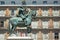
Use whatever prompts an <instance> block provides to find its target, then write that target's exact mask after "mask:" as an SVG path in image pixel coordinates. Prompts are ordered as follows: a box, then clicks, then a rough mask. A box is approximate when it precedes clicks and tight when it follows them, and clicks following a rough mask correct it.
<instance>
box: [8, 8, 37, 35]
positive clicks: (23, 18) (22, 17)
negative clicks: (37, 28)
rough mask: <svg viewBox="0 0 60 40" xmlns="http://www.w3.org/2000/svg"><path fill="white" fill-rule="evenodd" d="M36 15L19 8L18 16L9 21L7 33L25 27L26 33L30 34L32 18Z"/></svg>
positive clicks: (28, 10)
mask: <svg viewBox="0 0 60 40" xmlns="http://www.w3.org/2000/svg"><path fill="white" fill-rule="evenodd" d="M34 15H36V14H35V13H33V12H32V10H30V9H29V8H22V7H20V8H19V12H18V15H17V16H16V17H12V18H10V19H9V28H8V30H9V33H10V34H12V33H14V31H15V29H16V27H17V26H18V27H27V33H30V32H31V30H32V28H31V27H30V25H31V22H32V16H34Z"/></svg>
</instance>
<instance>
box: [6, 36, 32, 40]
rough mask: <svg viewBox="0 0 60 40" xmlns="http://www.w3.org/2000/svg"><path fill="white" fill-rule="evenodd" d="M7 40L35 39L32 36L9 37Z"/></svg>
mask: <svg viewBox="0 0 60 40" xmlns="http://www.w3.org/2000/svg"><path fill="white" fill-rule="evenodd" d="M7 40H33V39H32V38H31V37H8V38H7Z"/></svg>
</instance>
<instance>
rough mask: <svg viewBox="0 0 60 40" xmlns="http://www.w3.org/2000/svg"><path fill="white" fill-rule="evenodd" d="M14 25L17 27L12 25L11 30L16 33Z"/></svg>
mask: <svg viewBox="0 0 60 40" xmlns="http://www.w3.org/2000/svg"><path fill="white" fill-rule="evenodd" d="M16 27H17V26H16V25H13V28H12V31H13V33H14V34H16V31H15V29H16Z"/></svg>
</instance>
